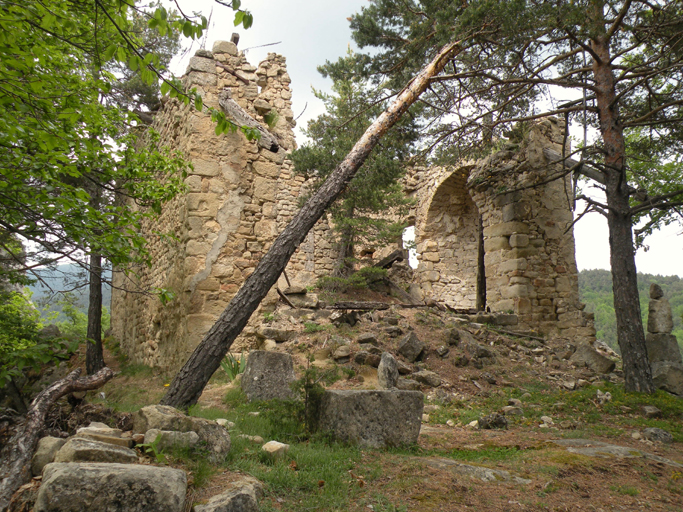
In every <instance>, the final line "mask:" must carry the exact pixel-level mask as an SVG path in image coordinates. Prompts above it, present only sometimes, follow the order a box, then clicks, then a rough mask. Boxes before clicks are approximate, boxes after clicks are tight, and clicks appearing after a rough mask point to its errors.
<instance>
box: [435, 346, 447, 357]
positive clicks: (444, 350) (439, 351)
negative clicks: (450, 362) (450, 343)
mask: <svg viewBox="0 0 683 512" xmlns="http://www.w3.org/2000/svg"><path fill="white" fill-rule="evenodd" d="M450 351H451V350H450V349H449V348H448V347H446V346H445V345H441V346H440V347H437V349H436V354H437V355H438V356H439V357H440V358H442V359H443V358H444V357H446V356H447V355H448V353H449V352H450Z"/></svg>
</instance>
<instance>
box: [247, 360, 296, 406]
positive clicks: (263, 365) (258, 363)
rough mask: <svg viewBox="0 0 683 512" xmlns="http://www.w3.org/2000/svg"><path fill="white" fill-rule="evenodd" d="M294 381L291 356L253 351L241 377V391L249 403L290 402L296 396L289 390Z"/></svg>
mask: <svg viewBox="0 0 683 512" xmlns="http://www.w3.org/2000/svg"><path fill="white" fill-rule="evenodd" d="M295 380H296V376H295V375H294V364H293V363H292V356H291V355H289V354H284V353H280V352H265V351H263V350H254V351H252V352H250V353H249V358H248V359H247V366H246V368H245V370H244V375H243V376H242V391H244V394H245V395H247V398H248V399H249V401H254V400H272V399H274V398H277V399H280V400H291V399H293V398H295V396H296V395H295V393H294V391H292V389H291V388H290V385H291V384H292V382H294V381H295Z"/></svg>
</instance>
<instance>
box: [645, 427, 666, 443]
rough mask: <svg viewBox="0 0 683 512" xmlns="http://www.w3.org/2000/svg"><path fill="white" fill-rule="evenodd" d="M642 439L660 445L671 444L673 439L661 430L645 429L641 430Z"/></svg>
mask: <svg viewBox="0 0 683 512" xmlns="http://www.w3.org/2000/svg"><path fill="white" fill-rule="evenodd" d="M643 437H645V439H649V440H650V441H658V442H660V443H673V441H674V437H673V436H672V435H671V434H670V433H669V432H667V431H666V430H663V429H661V428H646V429H645V430H643Z"/></svg>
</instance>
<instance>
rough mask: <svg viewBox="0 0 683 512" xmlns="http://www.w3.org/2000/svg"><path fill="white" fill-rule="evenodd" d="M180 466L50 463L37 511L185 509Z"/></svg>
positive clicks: (156, 511) (180, 511) (184, 482)
mask: <svg viewBox="0 0 683 512" xmlns="http://www.w3.org/2000/svg"><path fill="white" fill-rule="evenodd" d="M186 492H187V476H186V475H185V472H184V471H182V470H180V469H172V468H167V467H158V466H146V465H132V464H101V463H100V464H98V463H68V464H64V463H62V464H58V463H53V464H48V465H47V466H45V470H44V471H43V481H42V485H41V486H40V490H39V491H38V497H37V499H36V504H35V507H34V509H33V510H34V512H83V511H84V510H87V511H88V512H183V511H184V510H185V494H186Z"/></svg>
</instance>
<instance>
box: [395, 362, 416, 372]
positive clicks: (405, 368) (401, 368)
mask: <svg viewBox="0 0 683 512" xmlns="http://www.w3.org/2000/svg"><path fill="white" fill-rule="evenodd" d="M396 364H397V365H398V373H400V374H401V375H409V374H411V373H413V371H414V370H415V369H414V367H413V365H411V364H408V363H404V362H403V361H401V360H400V359H396Z"/></svg>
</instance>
